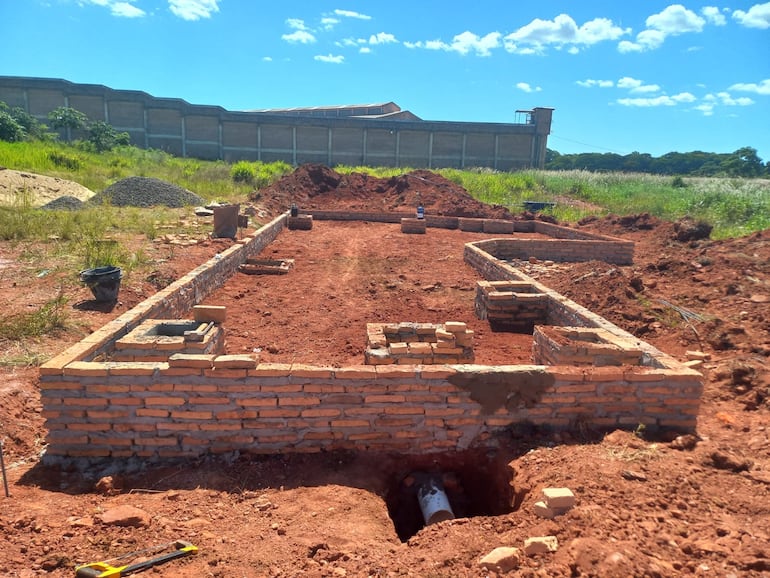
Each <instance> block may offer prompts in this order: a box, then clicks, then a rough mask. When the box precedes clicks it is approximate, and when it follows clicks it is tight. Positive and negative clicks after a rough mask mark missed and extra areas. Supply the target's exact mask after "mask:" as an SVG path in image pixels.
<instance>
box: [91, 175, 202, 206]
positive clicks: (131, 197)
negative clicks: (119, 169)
mask: <svg viewBox="0 0 770 578" xmlns="http://www.w3.org/2000/svg"><path fill="white" fill-rule="evenodd" d="M91 202H92V203H108V204H110V205H114V206H116V207H152V206H156V205H165V206H166V207H186V206H192V205H203V204H205V203H206V200H205V199H203V198H202V197H199V196H198V195H196V194H195V193H193V192H191V191H188V190H187V189H185V188H182V187H180V186H178V185H175V184H173V183H168V182H166V181H163V180H161V179H155V178H151V177H128V178H125V179H121V180H119V181H117V182H116V183H114V184H112V185H110V186H109V187H107V188H106V189H104V190H103V191H102V192H101V193H99V194H97V195H95V196H94V197H93V198H92V199H91Z"/></svg>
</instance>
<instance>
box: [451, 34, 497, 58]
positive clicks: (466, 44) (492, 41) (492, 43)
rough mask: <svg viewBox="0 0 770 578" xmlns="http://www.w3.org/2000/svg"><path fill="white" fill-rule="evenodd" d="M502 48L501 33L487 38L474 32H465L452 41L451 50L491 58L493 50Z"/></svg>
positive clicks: (489, 35)
mask: <svg viewBox="0 0 770 578" xmlns="http://www.w3.org/2000/svg"><path fill="white" fill-rule="evenodd" d="M498 46H500V33H499V32H490V33H489V34H487V35H486V36H483V37H479V36H477V35H475V34H473V33H472V32H469V31H467V30H466V31H465V32H463V33H462V34H458V35H457V36H455V37H454V38H453V39H452V44H451V45H450V46H449V50H452V51H455V52H459V53H460V54H468V53H469V52H475V53H476V55H477V56H489V55H490V54H491V52H490V50H491V49H492V48H497V47H498Z"/></svg>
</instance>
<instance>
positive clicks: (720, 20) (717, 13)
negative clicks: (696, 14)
mask: <svg viewBox="0 0 770 578" xmlns="http://www.w3.org/2000/svg"><path fill="white" fill-rule="evenodd" d="M700 13H701V14H703V16H705V18H706V20H708V21H709V22H710V23H711V24H714V25H715V26H724V25H725V24H727V18H725V15H724V14H722V12H721V10H719V8H717V7H716V6H704V7H703V8H701V10H700Z"/></svg>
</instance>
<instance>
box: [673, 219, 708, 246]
mask: <svg viewBox="0 0 770 578" xmlns="http://www.w3.org/2000/svg"><path fill="white" fill-rule="evenodd" d="M712 228H713V227H712V226H711V225H709V224H708V223H704V222H703V221H696V220H694V219H692V218H690V217H684V218H683V219H679V220H678V221H677V222H676V223H674V233H675V234H674V238H675V239H676V240H677V241H681V242H682V243H686V242H688V241H700V240H701V239H708V238H709V237H710V236H711V230H712Z"/></svg>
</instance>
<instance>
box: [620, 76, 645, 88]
mask: <svg viewBox="0 0 770 578" xmlns="http://www.w3.org/2000/svg"><path fill="white" fill-rule="evenodd" d="M639 86H642V81H641V80H637V79H636V78H631V77H630V76H624V77H623V78H621V79H620V80H618V88H628V89H630V90H633V89H634V88H637V87H639Z"/></svg>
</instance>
